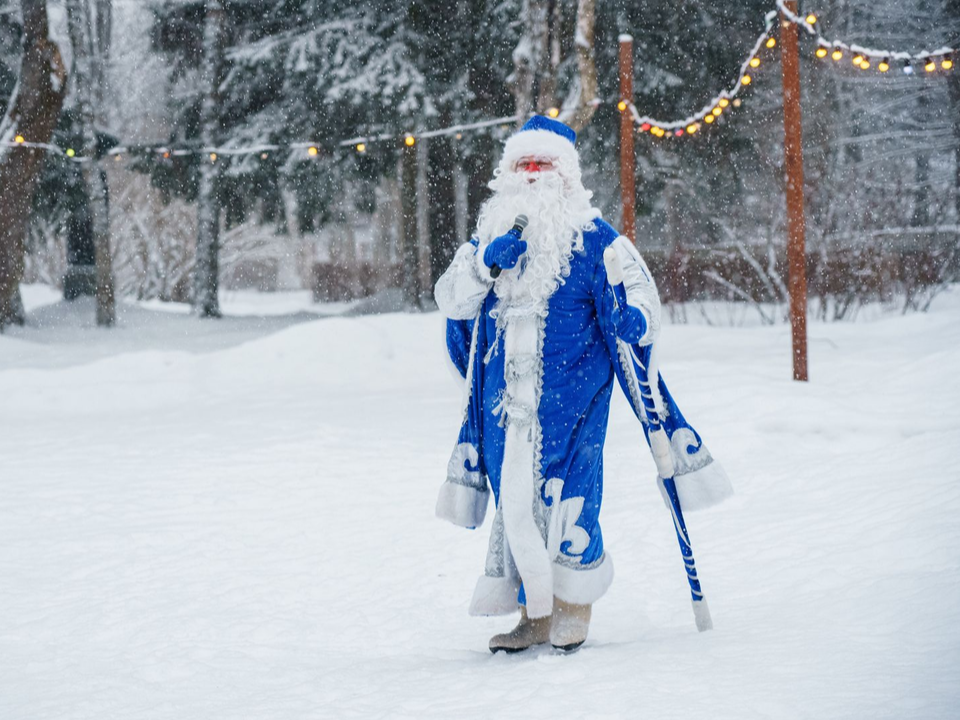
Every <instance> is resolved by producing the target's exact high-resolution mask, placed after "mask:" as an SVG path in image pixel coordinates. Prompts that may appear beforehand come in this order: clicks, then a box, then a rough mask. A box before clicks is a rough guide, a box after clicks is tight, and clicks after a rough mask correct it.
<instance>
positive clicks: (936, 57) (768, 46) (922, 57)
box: [0, 0, 956, 162]
mask: <svg viewBox="0 0 960 720" xmlns="http://www.w3.org/2000/svg"><path fill="white" fill-rule="evenodd" d="M776 4H777V8H778V10H771V11H770V12H768V13H767V14H766V15H765V16H764V30H763V33H761V35H760V36H759V37H758V38H757V41H756V42H755V43H754V45H753V48H752V49H751V51H750V53H749V54H748V55H747V58H746V60H744V62H743V64H742V65H741V66H740V71H739V73H738V74H737V79H736V81H735V82H734V83H733V85H732V86H731V87H729V88H727V89H725V90H723V91H722V92H720V93H719V94H718V95H717V96H715V97H714V98H712V99H711V100H710V102H708V103H707V104H706V105H704V106H703V107H702V108H701V109H700V111H699V112H697V113H694V114H692V115H689V116H687V117H684V118H680V119H677V120H660V119H658V118H654V117H652V116H649V115H641V114H640V113H639V112H638V111H637V108H636V105H634V103H633V101H632V99H629V98H621V99H620V101H619V102H618V103H617V108H618V110H620V112H627V111H629V112H630V115H631V117H632V118H633V122H634V124H635V125H636V126H637V131H638V132H639V133H642V134H646V133H649V134H650V135H653V136H654V137H658V138H665V137H684V136H690V135H695V134H696V133H697V132H699V131H700V130H701V129H702V128H703V126H704V125H707V126H710V125H713V124H714V123H715V122H716V121H717V119H718V118H719V117H720V116H721V115H722V114H723V113H724V112H725V111H726V110H727V109H728V108H730V107H731V106H732V107H734V108H738V107H740V106H741V104H742V100H741V98H740V97H738V96H739V94H740V93H741V92H742V91H743V90H744V89H745V88H748V87H749V86H750V85H751V84H752V83H753V79H754V78H753V75H754V71H755V70H757V68H759V67H760V65H761V64H762V63H763V61H764V60H763V54H764V53H765V50H766V51H775V48H776V47H777V39H776V37H774V35H773V27H774V23H775V21H776V20H777V17H778V14H779V13H780V12H782V13H783V15H784V17H785V18H786V19H787V20H788V21H789V22H793V23H795V24H797V25H798V26H799V27H801V28H803V29H804V30H805V31H806V32H807V34H808V35H811V36H813V37H815V38H816V41H817V49H816V52H815V55H816V57H817V58H820V59H825V58H827V57H828V56H829V57H830V58H831V59H833V60H834V61H839V60H842V59H843V58H844V56H845V55H847V54H849V55H850V56H851V57H852V59H853V63H854V65H856V66H857V67H859V68H860V69H861V70H869V69H870V68H871V67H873V63H872V62H871V61H872V60H876V61H877V64H876V68H877V70H878V71H879V72H881V73H886V72H888V71H889V70H890V68H891V66H892V64H893V63H902V70H903V72H904V73H905V74H908V75H910V74H913V73H914V66H915V65H919V66H921V67H922V68H923V69H924V71H925V72H927V73H935V72H938V71H950V70H952V69H953V67H954V56H955V54H956V51H955V50H954V49H953V48H951V47H942V48H939V49H937V50H933V51H926V50H924V51H922V52H919V53H909V52H903V51H894V50H876V49H871V48H866V47H862V46H860V45H856V44H848V43H845V42H842V41H840V40H829V39H827V38H825V37H824V36H822V35H821V34H820V32H819V30H818V29H817V26H818V18H817V16H816V14H814V13H809V14H807V15H806V16H805V17H800V16H799V15H797V14H796V13H794V12H792V11H791V10H790V9H789V8H788V7H787V6H786V4H785V0H776ZM594 103H595V104H602V101H600V100H594ZM546 114H547V115H549V116H550V117H552V118H556V117H558V116H559V115H560V109H559V108H556V107H552V108H550V109H549V110H547V113H546ZM519 119H520V117H519V116H518V115H508V116H505V117H499V118H493V119H491V120H483V121H480V122H475V123H465V124H464V123H460V124H456V125H450V126H448V127H444V128H439V129H435V130H422V131H415V132H406V133H402V134H400V135H397V134H396V133H380V134H376V135H362V136H357V137H353V138H349V139H347V140H343V141H339V142H335V143H333V145H334V147H337V148H352V149H353V150H354V151H356V152H357V153H358V154H361V155H362V154H364V153H366V152H367V151H368V149H369V147H368V146H369V145H371V144H373V143H381V142H391V141H392V142H399V141H400V140H401V139H402V141H403V144H404V145H405V146H406V147H413V146H414V145H415V144H416V142H417V139H418V138H419V139H426V138H433V137H443V136H454V137H455V138H456V139H457V140H460V139H462V137H463V134H464V133H467V132H473V131H477V130H484V129H487V128H490V127H494V126H497V125H501V126H506V127H510V126H511V125H512V124H514V123H516V122H517V121H518V120H519ZM0 147H29V148H37V149H41V150H45V151H48V152H51V153H54V154H57V155H61V156H64V157H66V158H68V159H70V160H72V161H74V162H89V161H91V160H93V159H94V158H90V157H85V156H82V155H80V154H78V153H77V151H76V150H75V149H74V148H71V147H67V148H62V147H60V146H58V145H54V144H52V143H36V142H30V141H28V140H27V138H25V137H23V136H22V135H17V136H16V137H15V138H14V140H13V141H12V142H10V141H2V142H0ZM321 147H322V144H321V143H319V142H313V141H299V142H291V143H285V144H275V143H264V144H259V145H250V146H243V147H206V148H205V147H173V146H169V145H166V144H152V145H151V144H144V145H120V146H117V147H113V148H111V149H110V150H107V151H106V152H105V153H104V156H109V157H112V158H113V159H114V160H115V161H118V162H119V161H120V160H122V159H124V158H125V157H128V156H137V155H143V154H150V153H154V154H157V155H160V156H162V157H163V158H164V159H169V158H171V157H183V156H189V155H197V154H200V155H206V156H207V157H208V158H209V160H210V162H217V161H218V160H220V159H221V158H225V157H229V156H243V155H256V154H259V155H260V159H261V160H267V159H268V158H269V157H270V155H271V154H272V153H275V152H283V151H287V152H298V151H299V152H305V153H306V155H307V156H308V157H317V156H318V155H320V154H321Z"/></svg>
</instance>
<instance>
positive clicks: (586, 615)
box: [550, 598, 593, 652]
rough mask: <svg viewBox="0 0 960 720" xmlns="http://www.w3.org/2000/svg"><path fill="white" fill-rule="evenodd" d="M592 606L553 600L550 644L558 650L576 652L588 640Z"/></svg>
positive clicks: (557, 599)
mask: <svg viewBox="0 0 960 720" xmlns="http://www.w3.org/2000/svg"><path fill="white" fill-rule="evenodd" d="M592 607H593V606H592V605H574V604H573V603H566V602H564V601H563V600H561V599H560V598H554V599H553V622H552V623H551V625H550V644H551V645H553V646H554V647H555V648H556V649H557V650H564V651H567V652H569V651H570V650H576V649H577V648H578V647H580V646H581V645H583V643H584V641H585V640H586V639H587V631H588V630H589V629H590V611H591V608H592Z"/></svg>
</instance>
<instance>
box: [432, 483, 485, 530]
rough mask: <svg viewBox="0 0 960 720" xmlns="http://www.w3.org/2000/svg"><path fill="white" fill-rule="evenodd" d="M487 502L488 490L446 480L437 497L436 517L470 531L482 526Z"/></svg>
mask: <svg viewBox="0 0 960 720" xmlns="http://www.w3.org/2000/svg"><path fill="white" fill-rule="evenodd" d="M489 500H490V490H489V489H488V488H483V489H482V490H481V489H479V488H475V487H469V486H467V485H460V484H459V483H453V482H450V481H449V480H448V481H447V482H445V483H443V485H441V486H440V494H439V495H438V496H437V517H438V518H440V519H441V520H447V521H449V522H452V523H453V524H454V525H459V526H460V527H465V528H469V529H471V530H472V529H474V528H478V527H480V526H481V525H483V518H484V517H485V516H486V514H487V504H488V503H489Z"/></svg>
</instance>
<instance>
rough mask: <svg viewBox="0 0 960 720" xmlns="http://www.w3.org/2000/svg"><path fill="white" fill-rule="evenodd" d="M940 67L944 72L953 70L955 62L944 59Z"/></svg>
mask: <svg viewBox="0 0 960 720" xmlns="http://www.w3.org/2000/svg"><path fill="white" fill-rule="evenodd" d="M940 67H942V68H943V69H944V70H950V69H952V68H953V60H951V59H950V58H944V59H943V62H942V63H940Z"/></svg>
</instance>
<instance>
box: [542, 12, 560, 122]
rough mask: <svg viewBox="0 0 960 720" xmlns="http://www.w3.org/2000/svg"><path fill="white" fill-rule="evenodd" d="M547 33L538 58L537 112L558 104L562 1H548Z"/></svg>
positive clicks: (546, 14) (543, 111)
mask: <svg viewBox="0 0 960 720" xmlns="http://www.w3.org/2000/svg"><path fill="white" fill-rule="evenodd" d="M546 4H547V7H546V12H545V16H546V34H545V35H544V42H543V48H542V52H541V53H540V56H539V57H538V58H537V61H538V62H537V83H536V84H537V112H539V113H545V112H546V111H547V110H549V109H550V108H552V107H556V105H557V70H558V69H559V67H560V20H561V17H560V2H559V0H547V2H546Z"/></svg>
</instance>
